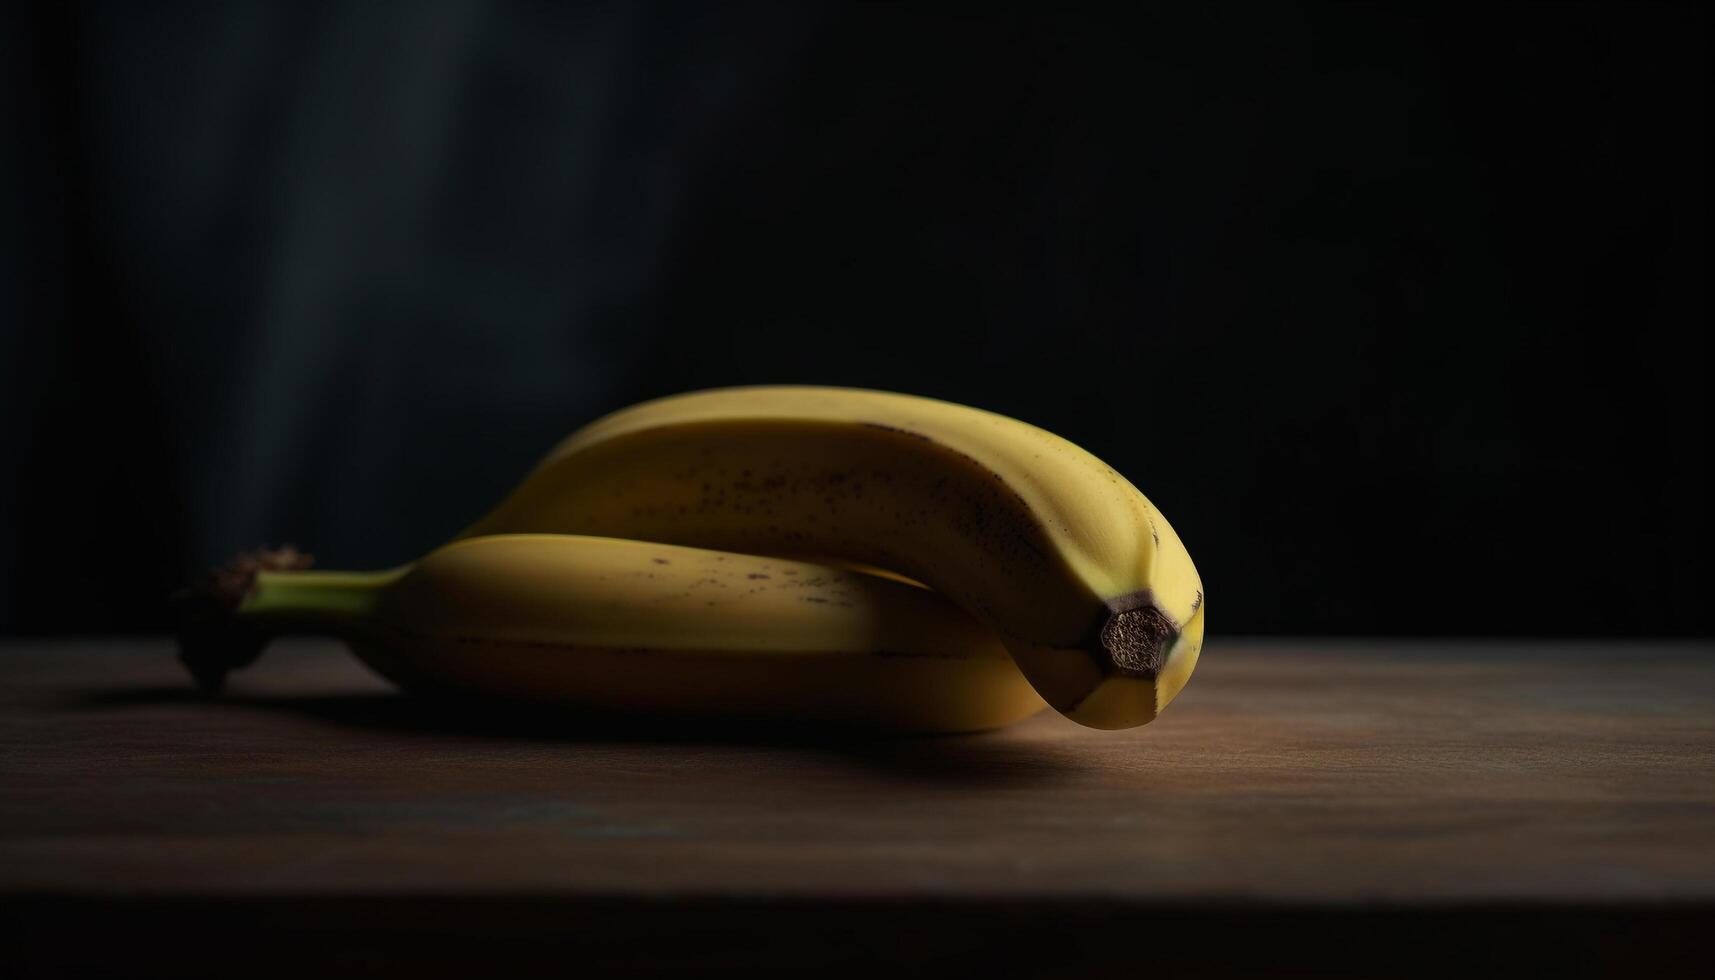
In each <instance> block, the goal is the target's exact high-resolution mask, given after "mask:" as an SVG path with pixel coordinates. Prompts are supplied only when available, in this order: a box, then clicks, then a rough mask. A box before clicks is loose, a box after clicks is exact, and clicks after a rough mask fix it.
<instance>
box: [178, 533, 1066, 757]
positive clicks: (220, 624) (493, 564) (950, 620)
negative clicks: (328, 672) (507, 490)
mask: <svg viewBox="0 0 1715 980" xmlns="http://www.w3.org/2000/svg"><path fill="white" fill-rule="evenodd" d="M304 564H305V563H304V562H301V561H298V560H297V559H296V557H295V556H294V555H292V554H289V553H288V554H286V555H285V556H284V557H283V558H282V557H281V556H280V555H279V554H278V553H275V554H274V555H272V556H269V555H263V556H262V558H261V560H255V559H253V560H252V561H250V562H249V563H248V565H247V566H244V567H239V568H236V569H232V570H229V571H228V573H227V574H226V575H225V576H224V578H222V579H217V580H216V584H215V586H214V587H212V588H210V589H205V590H204V596H205V605H204V612H205V614H204V615H203V616H202V617H201V622H202V624H203V626H204V628H202V629H198V628H195V627H193V628H190V629H187V631H186V632H185V634H184V656H185V659H186V662H187V663H188V664H189V666H190V667H191V668H192V670H193V672H195V673H196V674H197V675H198V678H199V679H200V680H202V681H203V682H204V685H205V686H210V687H212V686H218V684H219V683H220V680H221V679H222V678H223V677H224V675H225V673H226V671H227V670H228V669H229V668H231V667H233V666H239V665H242V663H243V662H247V660H248V659H254V656H255V655H256V654H257V653H259V652H260V649H261V645H262V644H263V643H264V642H266V639H267V637H269V636H271V635H274V634H277V633H282V632H311V633H327V634H332V635H336V636H340V637H342V638H344V639H345V640H346V641H347V642H348V643H349V644H350V645H351V647H352V649H353V650H354V652H356V653H357V654H358V656H359V657H361V658H362V659H363V660H364V661H365V662H366V663H368V664H369V665H370V666H371V667H372V668H374V669H375V670H376V671H377V672H379V673H380V674H382V675H383V676H385V677H387V678H389V679H390V680H392V681H394V682H395V683H397V684H399V685H400V686H401V687H404V688H406V689H408V690H411V689H418V690H425V689H426V690H450V691H457V692H466V693H475V694H484V695H494V696H500V697H506V698H513V699H524V700H532V701H539V702H550V703H556V704H563V705H571V706H576V707H582V708H589V709H597V710H619V711H631V712H648V713H662V714H678V715H693V716H695V715H738V716H752V717H774V718H793V719H808V720H815V721H818V722H829V721H832V722H836V723H848V724H853V725H859V726H864V727H872V728H884V729H893V730H901V731H915V732H957V731H976V730H982V729H988V728H995V727H998V726H1001V725H1005V724H1008V723H1010V722H1013V721H1017V720H1019V719H1021V718H1024V717H1026V716H1028V715H1031V714H1034V713H1035V712H1037V711H1039V710H1040V709H1041V708H1042V707H1043V703H1042V699H1041V698H1040V697H1038V696H1037V694H1036V692H1035V691H1034V690H1033V689H1032V688H1031V686H1030V684H1029V683H1028V682H1027V681H1026V680H1025V679H1024V677H1023V675H1021V674H1020V673H1019V671H1018V668H1017V667H1016V666H1015V665H1014V664H1013V662H1012V659H1011V658H1010V657H1009V656H1008V655H1007V652H1006V650H1005V648H1004V647H1002V646H1001V644H1000V643H999V641H998V640H997V639H996V638H995V637H994V635H993V634H992V633H991V632H989V631H988V630H987V629H985V628H984V627H983V626H982V625H981V624H980V623H978V622H977V621H976V620H975V619H973V618H971V617H970V616H969V615H967V614H966V613H964V612H963V611H962V610H960V609H959V608H958V607H957V606H955V605H953V604H952V603H950V602H948V601H947V600H946V599H944V598H942V597H941V596H938V595H936V594H935V593H933V592H931V591H929V590H927V589H924V588H922V587H920V586H916V585H910V584H905V583H901V582H898V581H892V580H889V579H885V578H880V577H876V576H871V575H865V574H863V573H861V572H855V571H845V570H840V569H835V568H829V567H825V566H820V565H813V564H807V563H804V562H796V561H788V560H782V559H775V558H764V557H758V556H755V555H745V554H727V553H722V552H715V551H705V550H701V549H696V548H684V547H674V546H671V545H664V544H659V543H646V542H641V541H626V540H617V539H613V538H599V537H583V536H575V535H548V534H522V535H498V536H489V537H477V538H469V539H466V540H462V541H457V542H454V543H452V544H450V545H446V546H444V547H442V548H440V549H438V550H436V551H434V552H432V553H430V554H429V555H428V556H426V557H425V558H423V559H422V560H420V561H418V562H416V563H414V564H412V565H409V566H405V567H401V568H396V569H391V570H388V571H381V572H332V571H310V570H307V569H306V568H305V567H303V566H304ZM222 603H224V606H222V605H221V604H222ZM210 605H213V606H216V607H218V608H209V606H210Z"/></svg>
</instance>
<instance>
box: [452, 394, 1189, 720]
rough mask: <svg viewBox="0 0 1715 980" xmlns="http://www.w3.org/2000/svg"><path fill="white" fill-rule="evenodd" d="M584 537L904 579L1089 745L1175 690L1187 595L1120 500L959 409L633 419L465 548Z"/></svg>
mask: <svg viewBox="0 0 1715 980" xmlns="http://www.w3.org/2000/svg"><path fill="white" fill-rule="evenodd" d="M525 531H530V532H554V533H566V534H593V535H605V536H611V537H621V538H633V539H638V540H645V541H656V542H669V543H674V544H682V545H691V546H697V547H704V548H715V549H722V550H728V551H742V552H753V553H761V554H775V555H812V556H817V557H818V559H821V558H826V559H828V560H831V561H833V560H837V561H841V562H849V563H859V564H863V565H873V566H876V567H879V568H883V569H888V570H891V571H893V572H896V573H900V574H902V575H906V576H910V577H911V578H913V579H916V580H918V581H921V582H923V583H925V584H927V585H928V586H930V587H931V588H933V589H935V590H936V591H939V592H941V593H943V594H944V595H946V596H947V597H949V598H951V599H952V600H953V601H955V602H957V603H958V604H959V605H961V606H963V607H964V608H965V609H967V610H969V611H970V612H972V613H973V614H975V615H976V617H977V618H978V619H980V620H981V621H982V622H983V623H984V624H986V625H987V626H989V627H990V628H991V629H993V630H994V631H995V632H996V633H997V634H998V635H999V637H1000V638H1001V640H1002V641H1003V642H1004V643H1005V644H1006V647H1007V649H1008V650H1009V651H1010V653H1011V654H1012V656H1013V658H1014V660H1015V661H1016V662H1017V664H1018V665H1019V667H1020V668H1022V670H1023V672H1024V674H1025V676H1026V677H1028V678H1029V680H1030V682H1031V683H1032V684H1033V685H1034V686H1035V688H1036V690H1037V691H1038V692H1039V693H1040V694H1041V695H1042V697H1043V698H1044V699H1045V700H1046V701H1047V702H1048V703H1049V704H1051V705H1053V706H1054V707H1055V708H1056V709H1058V710H1059V711H1061V712H1062V713H1064V714H1066V715H1067V716H1069V717H1071V718H1073V719H1074V720H1076V721H1079V722H1081V723H1083V724H1085V725H1089V726H1092V727H1096V728H1126V727H1131V726H1134V725H1140V724H1143V723H1145V722H1148V721H1150V720H1152V719H1153V718H1154V717H1155V716H1156V714H1157V712H1158V711H1160V710H1161V709H1162V708H1163V707H1165V706H1166V705H1167V703H1168V702H1169V701H1171V700H1172V699H1173V697H1174V696H1175V695H1176V694H1177V693H1178V692H1179V690H1180V688H1182V687H1183V686H1184V684H1185V682H1186V680H1187V679H1188V678H1189V677H1190V674H1191V670H1192V668H1193V667H1194V666H1195V664H1196V661H1197V655H1198V651H1199V649H1200V647H1201V645H1202V640H1203V619H1204V609H1203V589H1202V582H1201V580H1200V579H1199V578H1198V575H1197V570H1196V567H1195V566H1194V565H1193V564H1192V562H1191V558H1190V556H1189V555H1188V554H1187V553H1186V551H1185V547H1184V545H1183V544H1182V543H1181V542H1180V540H1179V536H1178V535H1177V534H1175V533H1174V531H1173V528H1172V526H1171V525H1169V524H1168V523H1167V520H1166V519H1165V518H1164V517H1162V515H1161V514H1160V512H1158V511H1157V510H1156V509H1155V508H1154V506H1152V505H1151V504H1150V502H1149V501H1148V500H1147V499H1145V498H1144V496H1143V494H1142V493H1140V492H1139V491H1138V490H1137V488H1136V487H1134V486H1132V484H1131V483H1129V482H1128V481H1127V480H1126V479H1125V478H1124V477H1123V476H1121V475H1120V474H1118V473H1116V472H1114V471H1113V469H1111V468H1110V467H1108V466H1107V465H1106V464H1104V463H1102V461H1101V460H1099V459H1097V458H1096V457H1094V456H1092V455H1090V454H1089V453H1088V452H1085V451H1084V450H1082V449H1080V448H1078V447H1077V446H1075V445H1073V444H1072V443H1070V442H1068V441H1066V440H1065V439H1062V438H1060V437H1058V436H1056V435H1053V434H1052V433H1049V432H1045V431H1043V430H1041V429H1038V428H1035V427H1034V426H1031V425H1027V424H1025V423H1023V422H1019V421H1017V420H1014V419H1010V418H1007V417H1005V416H1001V415H996V414H993V413H990V412H984V411H980V410H977V409H974V408H968V407H965V406H961V405H953V404H949V403H946V402H940V401H934V400H931V399H927V398H917V397H911V396H907V395H898V394H889V393H885V392H876V391H864V390H856V389H842V388H821V387H758V388H733V389H724V390H715V391H706V392H697V393H692V394H687V395H679V396H676V397H671V398H664V399H660V400H658V401H653V402H648V403H645V404H643V405H639V406H636V407H633V408H629V409H625V410H622V411H620V412H616V413H614V414H612V415H609V416H607V417H605V418H603V419H600V420H598V421H596V422H594V423H592V424H590V425H589V426H587V427H585V428H584V429H582V430H580V431H578V432H576V433H574V434H573V435H571V436H570V437H569V438H567V439H566V440H565V441H564V442H562V443H561V444H560V445H559V446H558V447H557V448H555V449H554V450H553V451H552V452H551V453H550V454H549V455H548V456H547V458H546V459H545V460H544V461H543V462H542V463H541V464H540V465H539V466H538V467H537V468H536V469H535V471H534V472H532V473H531V474H530V475H529V476H528V477H527V478H526V479H525V480H524V482H523V483H522V484H521V485H519V486H518V487H517V488H516V490H514V492H513V493H512V494H511V495H510V496H509V497H508V498H507V499H506V500H505V501H504V502H502V503H501V504H500V506H499V507H498V508H496V509H495V510H494V511H493V512H491V513H490V514H488V515H487V516H486V517H484V518H483V519H482V520H480V521H478V522H477V523H476V524H474V525H473V526H471V527H470V528H469V529H467V530H466V531H465V536H476V535H490V534H500V533H508V532H525Z"/></svg>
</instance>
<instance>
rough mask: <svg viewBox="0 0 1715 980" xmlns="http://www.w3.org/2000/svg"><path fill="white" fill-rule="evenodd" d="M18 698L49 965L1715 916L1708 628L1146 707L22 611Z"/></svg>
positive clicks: (6, 719) (1569, 937) (27, 955)
mask: <svg viewBox="0 0 1715 980" xmlns="http://www.w3.org/2000/svg"><path fill="white" fill-rule="evenodd" d="M0 701H3V703H4V709H3V710H4V713H3V715H0V732H3V747H0V909H3V911H0V928H3V930H4V932H5V934H6V935H5V937H4V941H5V943H6V946H7V948H8V949H9V950H11V951H12V955H11V956H9V957H7V959H8V960H9V961H11V963H12V964H13V965H17V964H19V963H21V964H22V974H23V975H25V976H37V975H41V976H50V975H59V974H60V973H62V972H64V971H66V970H68V969H71V968H79V969H86V970H92V971H97V972H99V971H104V970H105V971H117V972H124V973H126V974H153V975H170V976H197V975H209V976H215V975H219V976H250V977H254V976H258V975H264V976H272V975H282V976H283V975H287V974H298V975H300V976H302V975H304V974H305V971H310V972H311V973H313V974H320V975H328V974H340V973H349V974H368V973H374V972H377V971H382V970H384V968H386V967H398V968H404V967H407V966H408V967H409V968H410V969H411V970H412V972H413V973H415V974H416V975H418V976H423V975H430V976H440V975H453V974H455V973H457V974H464V975H467V976H468V975H470V974H471V972H472V971H473V970H476V971H481V972H480V973H479V974H478V975H482V976H487V975H491V974H492V975H516V974H520V973H542V974H546V973H550V972H551V973H555V974H557V975H566V974H571V975H582V976H601V975H608V974H612V973H615V972H618V971H621V970H623V971H624V973H625V975H640V974H648V973H663V972H674V971H680V970H685V971H692V972H704V971H707V970H709V969H712V968H713V967H716V966H720V965H730V964H746V965H747V967H748V969H747V972H748V973H750V974H753V975H754V974H778V975H796V976H805V977H814V976H818V975H824V974H826V973H828V972H840V973H846V972H850V973H857V972H865V973H868V972H873V971H875V970H886V971H890V972H893V973H912V972H925V973H931V972H932V973H937V974H941V975H949V976H965V975H975V974H977V973H1000V974H1003V975H1005V974H1019V975H1048V974H1050V973H1051V974H1052V975H1054V976H1057V977H1058V976H1066V975H1078V974H1096V973H1101V974H1103V975H1118V976H1146V975H1162V976H1168V975H1176V976H1228V975H1255V974H1274V975H1277V974H1282V973H1285V974H1299V975H1315V976H1328V975H1351V976H1384V975H1397V974H1427V973H1432V972H1442V971H1445V970H1448V969H1456V970H1459V971H1460V972H1462V973H1463V974H1465V975H1472V974H1478V975H1482V974H1486V973H1489V972H1499V971H1510V972H1515V973H1520V974H1521V975H1529V976H1535V975H1541V974H1543V973H1545V972H1547V971H1549V970H1554V971H1556V972H1559V973H1562V974H1565V975H1596V974H1614V975H1626V974H1630V975H1639V972H1638V971H1643V970H1647V969H1664V968H1666V967H1667V966H1669V965H1671V964H1673V963H1674V962H1675V960H1676V959H1677V958H1678V957H1680V956H1682V955H1690V954H1691V953H1692V952H1693V951H1699V952H1700V947H1701V946H1702V945H1703V940H1704V936H1705V935H1708V934H1709V933H1710V930H1711V928H1712V927H1715V778H1712V777H1715V649H1711V647H1710V646H1709V645H1708V644H1677V645H1673V644H1647V645H1646V644H1641V643H1632V642H1606V641H1605V642H1578V643H1571V642H1555V643H1541V644H1530V645H1523V644H1496V643H1476V642H1455V641H1446V642H1435V643H1427V642H1398V641H1386V642H1381V641H1377V642H1350V641H1345V642H1321V641H1278V642H1260V641H1238V640H1217V641H1216V642H1214V643H1212V644H1211V645H1210V647H1209V650H1208V652H1207V654H1206V655H1205V657H1204V660H1203V665H1202V666H1201V667H1200V668H1199V671H1198V675H1197V677H1196V678H1195V679H1194V680H1193V681H1192V683H1191V685H1190V687H1188V688H1187V689H1186V691H1185V693H1184V694H1183V695H1182V696H1181V698H1180V700H1179V701H1178V702H1177V703H1175V704H1174V705H1173V707H1172V708H1171V709H1170V710H1169V711H1168V712H1167V713H1166V714H1165V715H1164V716H1163V717H1162V719H1161V720H1160V721H1158V722H1156V723H1155V724H1153V725H1151V726H1149V727H1148V728H1145V729H1142V730H1138V731H1131V732H1116V733H1103V732H1095V731H1089V730H1085V729H1081V728H1078V727H1077V726H1075V725H1073V724H1071V723H1069V722H1066V721H1064V720H1062V719H1060V718H1058V717H1053V716H1041V717H1038V718H1035V719H1033V720H1031V721H1028V722H1025V723H1023V724H1020V725H1017V726H1014V727H1013V728H1010V729H1008V730H1004V731H1000V732H995V733H991V734H987V735H980V736H965V737H941V738H898V737H894V738H874V737H860V736H855V735H850V734H847V735H840V734H834V733H827V732H814V731H803V730H783V729H757V728H748V729H746V728H731V727H728V728H720V729H710V728H708V727H706V726H684V725H679V726H674V725H667V724H662V723H630V724H614V723H611V722H601V721H581V722H579V721H570V722H568V721H566V720H564V719H556V718H549V717H543V716H540V715H535V714H529V713H523V712H514V711H504V712H484V711H477V710H474V709H461V710H459V711H457V712H456V713H449V712H448V710H447V708H446V707H445V706H444V705H435V704H425V703H418V702H414V701H411V700H409V699H406V698H403V697H401V696H396V695H395V694H393V693H392V692H391V691H390V690H389V689H388V688H387V687H386V686H385V685H384V684H383V683H382V682H380V681H378V680H376V679H374V678H373V677H372V676H370V675H369V674H367V673H366V672H365V671H364V670H363V669H362V668H361V667H359V666H358V665H357V664H356V663H355V662H354V661H352V660H351V659H350V658H349V657H348V656H347V655H346V654H345V653H344V652H343V651H342V650H341V649H340V648H338V647H337V646H334V645H331V644H322V643H314V642H304V643H294V644H279V645H277V646H276V647H275V648H274V649H273V650H272V651H271V652H270V653H269V654H268V656H266V657H265V658H264V659H263V660H262V661H261V662H259V663H258V664H257V665H256V666H254V667H252V668H251V669H249V670H248V671H246V672H243V673H241V674H238V675H235V677H234V683H233V685H232V688H231V689H230V690H229V692H228V693H227V694H226V695H223V696H221V697H220V698H217V699H214V700H208V699H205V698H203V697H201V696H198V695H197V694H195V693H193V692H192V690H191V689H190V686H189V683H188V681H187V680H186V678H185V677H184V675H183V674H182V672H181V671H180V669H179V667H178V665H177V664H176V662H175V661H174V659H173V656H172V653H171V650H170V647H169V645H168V644H167V643H165V642H164V641H159V640H147V641H136V642H123V641H114V642H75V643H59V642H25V641H12V642H10V643H9V644H7V645H5V646H4V647H0ZM496 971H498V972H496ZM14 975H16V974H14Z"/></svg>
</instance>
